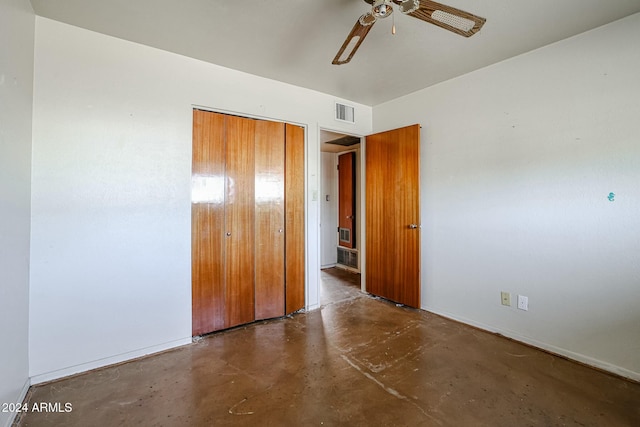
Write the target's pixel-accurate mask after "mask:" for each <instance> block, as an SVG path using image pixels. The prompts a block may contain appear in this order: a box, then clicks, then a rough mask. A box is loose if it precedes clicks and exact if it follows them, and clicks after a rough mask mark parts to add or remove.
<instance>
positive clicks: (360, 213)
mask: <svg viewBox="0 0 640 427" xmlns="http://www.w3.org/2000/svg"><path fill="white" fill-rule="evenodd" d="M322 131H327V132H333V133H339V134H342V135H348V136H353V137H356V138H360V143H359V147H358V148H349V147H345V150H344V151H340V152H339V153H336V155H337V154H344V153H348V152H355V153H356V236H357V239H358V240H357V242H358V243H357V246H358V270H359V273H360V290H361V291H362V292H366V291H367V274H366V271H367V270H366V256H367V253H366V241H367V240H366V239H367V236H366V222H365V202H366V195H365V188H366V187H365V184H366V170H365V160H366V157H365V155H366V147H365V145H366V144H365V142H366V135H361V134H358V133H350V132H345V131H344V130H339V129H332V128H329V127H322V126H320V127H318V142H319V141H320V140H321V138H320V134H321V132H322ZM321 153H322V143H320V142H319V143H318V159H319V160H318V161H321V159H322V155H321ZM336 163H337V157H336ZM318 170H320V171H322V168H321V167H319V168H318ZM337 185H338V183H337V182H336V186H337ZM319 239H322V233H320V234H319ZM321 244H322V243H321V241H319V242H318V246H319V247H320V248H321ZM320 256H321V253H320V250H318V267H319V266H320V265H321V259H320Z"/></svg>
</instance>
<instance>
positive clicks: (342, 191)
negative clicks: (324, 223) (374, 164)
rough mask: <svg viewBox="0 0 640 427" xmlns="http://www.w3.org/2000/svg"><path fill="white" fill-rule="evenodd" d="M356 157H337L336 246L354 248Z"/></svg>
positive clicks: (344, 155) (343, 155)
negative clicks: (337, 230) (337, 231)
mask: <svg viewBox="0 0 640 427" xmlns="http://www.w3.org/2000/svg"><path fill="white" fill-rule="evenodd" d="M355 190H356V156H355V153H353V152H351V153H345V154H341V155H339V156H338V197H339V200H338V228H339V237H338V244H339V245H340V246H344V247H346V248H355V247H356V242H355V239H356V234H355V231H356V228H355V224H356V220H355V218H356V216H355V214H356V199H355Z"/></svg>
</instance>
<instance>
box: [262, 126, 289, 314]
mask: <svg viewBox="0 0 640 427" xmlns="http://www.w3.org/2000/svg"><path fill="white" fill-rule="evenodd" d="M284 138H285V125H284V123H275V122H268V121H264V120H258V121H256V132H255V227H256V228H255V230H256V234H255V260H256V277H255V318H256V320H260V319H269V318H273V317H279V316H284V300H285V298H284V294H285V287H284V274H285V272H284V251H285V247H284V244H285V237H284V236H285V234H284V229H285V223H284V158H285V153H284V146H285V144H284V142H285V139H284Z"/></svg>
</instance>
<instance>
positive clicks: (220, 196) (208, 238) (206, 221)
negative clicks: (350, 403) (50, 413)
mask: <svg viewBox="0 0 640 427" xmlns="http://www.w3.org/2000/svg"><path fill="white" fill-rule="evenodd" d="M224 122H225V117H224V116H223V115H220V114H213V113H209V112H204V111H199V110H194V111H193V167H192V180H191V182H192V184H191V185H192V188H191V223H192V226H191V260H192V265H191V272H192V317H193V318H192V325H193V326H192V328H193V335H200V334H204V333H207V332H211V331H214V330H218V329H222V328H224V327H225V315H224V294H225V289H224V288H225V287H224V262H223V260H224V258H223V250H224V237H223V236H224V176H225V162H224V155H223V153H224V151H225V142H224V141H225V136H224Z"/></svg>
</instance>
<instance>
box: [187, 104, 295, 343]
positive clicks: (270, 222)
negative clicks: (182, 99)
mask: <svg viewBox="0 0 640 427" xmlns="http://www.w3.org/2000/svg"><path fill="white" fill-rule="evenodd" d="M304 236H305V230H304V129H303V128H301V127H299V126H293V125H288V124H287V125H284V124H282V123H274V122H268V121H262V120H253V119H246V118H242V117H235V116H227V115H223V114H217V113H211V112H206V111H199V110H194V112H193V171H192V322H193V329H192V332H193V335H201V334H205V333H209V332H212V331H216V330H220V329H225V328H230V327H233V326H236V325H240V324H244V323H249V322H252V321H254V320H256V319H266V318H272V317H278V316H283V315H284V314H288V313H291V312H294V311H297V310H299V309H301V308H303V307H304V304H305V297H304V286H305V269H304V266H305V246H304V245H305V239H304Z"/></svg>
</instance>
